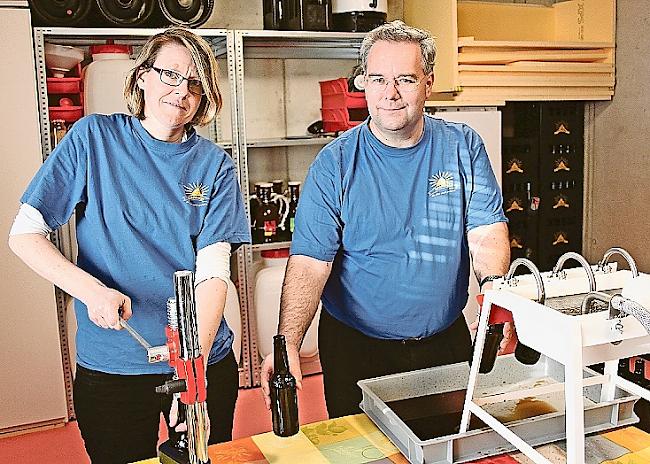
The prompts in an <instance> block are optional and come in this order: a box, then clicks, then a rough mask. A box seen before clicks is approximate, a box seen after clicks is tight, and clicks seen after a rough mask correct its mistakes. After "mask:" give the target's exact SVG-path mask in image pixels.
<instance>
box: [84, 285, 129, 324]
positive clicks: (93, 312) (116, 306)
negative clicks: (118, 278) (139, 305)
mask: <svg viewBox="0 0 650 464" xmlns="http://www.w3.org/2000/svg"><path fill="white" fill-rule="evenodd" d="M84 303H85V304H86V306H87V307H88V318H89V319H90V320H91V321H92V322H93V323H94V324H95V325H97V326H99V327H102V328H104V329H114V330H121V329H122V326H121V325H120V320H119V318H120V316H121V317H122V319H124V320H125V321H128V320H129V318H130V317H131V314H132V313H131V298H129V297H128V296H126V295H125V294H123V293H121V292H118V291H117V290H114V289H112V288H108V287H102V286H100V287H99V290H98V291H96V292H93V296H92V298H90V299H89V300H88V301H84Z"/></svg>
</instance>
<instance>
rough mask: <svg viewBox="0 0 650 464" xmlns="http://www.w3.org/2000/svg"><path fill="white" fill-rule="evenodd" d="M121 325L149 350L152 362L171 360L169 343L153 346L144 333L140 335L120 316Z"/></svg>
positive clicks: (148, 358)
mask: <svg viewBox="0 0 650 464" xmlns="http://www.w3.org/2000/svg"><path fill="white" fill-rule="evenodd" d="M119 322H120V325H121V326H122V327H124V328H125V329H126V331H127V332H128V333H129V334H130V335H131V336H132V337H133V338H134V339H135V340H136V341H137V342H138V343H139V344H140V345H142V347H143V348H144V349H145V350H147V361H149V362H150V363H157V362H161V361H169V348H167V345H160V346H151V344H150V343H149V342H147V341H146V340H145V339H144V337H142V335H140V334H139V333H138V332H137V331H136V330H135V329H134V328H133V327H131V325H130V324H129V323H128V322H126V321H125V320H124V319H122V318H121V317H120V321H119Z"/></svg>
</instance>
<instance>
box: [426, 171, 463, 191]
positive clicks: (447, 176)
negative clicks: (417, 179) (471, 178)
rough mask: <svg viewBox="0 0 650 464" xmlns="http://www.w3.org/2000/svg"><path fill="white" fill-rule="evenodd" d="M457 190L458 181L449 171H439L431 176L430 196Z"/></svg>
mask: <svg viewBox="0 0 650 464" xmlns="http://www.w3.org/2000/svg"><path fill="white" fill-rule="evenodd" d="M455 190H456V183H455V182H454V177H453V176H452V175H451V173H450V172H448V171H444V172H442V171H438V172H437V174H434V175H433V176H431V177H429V192H428V195H429V196H430V197H437V196H438V195H444V194H446V193H451V192H453V191H455Z"/></svg>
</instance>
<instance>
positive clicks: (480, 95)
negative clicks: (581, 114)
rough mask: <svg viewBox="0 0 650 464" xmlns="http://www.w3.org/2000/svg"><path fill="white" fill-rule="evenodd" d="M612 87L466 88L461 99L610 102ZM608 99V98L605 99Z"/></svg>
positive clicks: (461, 94) (460, 94) (460, 96)
mask: <svg viewBox="0 0 650 464" xmlns="http://www.w3.org/2000/svg"><path fill="white" fill-rule="evenodd" d="M613 94H614V91H613V90H612V89H611V87H465V88H463V91H462V92H461V93H459V94H458V95H459V98H461V99H468V100H471V99H473V100H477V99H484V98H488V97H489V98H501V99H504V100H530V101H533V100H537V99H541V100H553V99H555V100H610V99H611V96H612V95H613ZM605 97H606V98H605Z"/></svg>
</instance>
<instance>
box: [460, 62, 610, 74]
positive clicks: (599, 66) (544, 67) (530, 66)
mask: <svg viewBox="0 0 650 464" xmlns="http://www.w3.org/2000/svg"><path fill="white" fill-rule="evenodd" d="M458 71H459V72H460V73H462V72H464V71H478V72H488V71H489V72H511V73H514V72H517V73H519V72H522V73H523V72H526V73H565V72H570V73H613V72H614V66H613V65H612V64H611V63H574V62H559V61H515V62H514V63H508V64H461V65H460V66H458Z"/></svg>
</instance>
